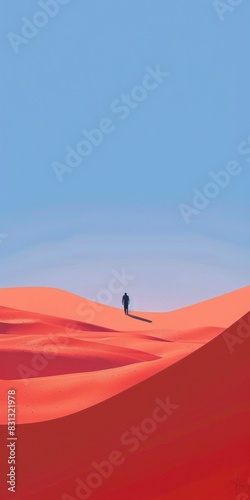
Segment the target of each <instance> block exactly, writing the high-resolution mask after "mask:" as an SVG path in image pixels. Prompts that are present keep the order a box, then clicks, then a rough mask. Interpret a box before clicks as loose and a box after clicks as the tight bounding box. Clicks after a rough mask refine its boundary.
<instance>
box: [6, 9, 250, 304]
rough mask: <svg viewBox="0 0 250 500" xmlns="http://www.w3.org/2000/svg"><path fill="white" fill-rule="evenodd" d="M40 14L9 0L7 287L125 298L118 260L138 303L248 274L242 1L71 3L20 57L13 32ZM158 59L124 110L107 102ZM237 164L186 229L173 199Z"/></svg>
mask: <svg viewBox="0 0 250 500" xmlns="http://www.w3.org/2000/svg"><path fill="white" fill-rule="evenodd" d="M44 3H46V0H44ZM225 3H226V2H225ZM39 10H41V7H39V3H38V1H35V0H19V1H18V2H16V0H8V2H5V5H3V6H2V16H1V17H2V19H1V32H2V44H1V48H0V53H1V60H2V65H3V75H4V76H3V78H2V81H1V86H2V88H1V100H2V102H1V109H2V116H3V122H2V139H3V141H2V178H1V180H2V183H1V216H0V256H1V264H0V271H1V274H0V276H1V286H2V287H13V286H53V287H58V288H63V289H65V290H69V291H71V292H74V293H77V294H79V295H83V296H85V297H89V298H93V299H95V300H99V301H103V302H105V301H106V302H108V303H110V305H113V306H116V307H119V306H120V295H121V294H120V292H119V293H117V294H111V295H112V297H111V295H110V292H109V294H108V295H107V294H106V296H105V292H103V290H107V289H109V282H110V279H111V278H112V276H113V272H114V271H115V272H121V270H122V269H123V268H124V269H125V270H126V273H128V274H129V275H130V276H133V279H131V280H130V281H129V282H128V284H127V285H124V291H125V289H126V291H127V292H128V293H129V294H130V295H131V297H132V304H133V308H137V309H140V310H149V309H151V310H169V309H172V308H178V307H181V306H184V305H188V304H191V303H194V302H197V301H200V300H205V299H207V298H210V297H213V296H216V295H219V294H222V293H226V292H229V291H232V290H234V289H237V288H240V287H243V286H246V285H248V284H249V268H250V267H249V265H250V250H249V248H250V247H249V244H250V235H249V215H250V197H249V177H250V176H249V168H250V163H249V161H247V160H249V158H250V149H249V153H248V154H244V155H243V154H242V153H240V151H242V149H241V150H238V147H239V145H240V144H242V143H243V142H244V141H246V142H247V140H248V137H249V136H250V123H249V111H250V110H249V108H250V101H249V88H250V71H249V64H250V63H249V57H248V55H249V50H248V49H249V44H250V31H249V14H250V5H249V4H248V3H247V2H246V1H242V3H241V4H240V5H238V7H235V8H232V7H230V10H229V8H228V10H227V11H225V13H224V14H223V15H224V20H221V19H220V17H219V16H218V14H217V12H216V10H215V7H214V5H213V1H212V0H192V1H191V2H187V1H186V0H176V1H172V0H157V1H153V0H143V1H140V2H139V1H138V2H134V1H132V0H126V2H124V0H106V1H103V0H92V1H84V2H83V1H82V2H81V1H80V0H78V1H76V0H71V1H69V2H68V3H67V4H66V5H60V8H59V9H58V13H57V14H56V15H55V16H54V17H53V18H51V19H49V21H48V22H47V23H46V25H45V26H44V27H43V28H39V29H38V33H37V34H36V35H35V36H34V37H33V38H30V39H29V40H28V43H26V44H21V45H20V47H19V49H20V50H19V52H18V53H15V51H14V50H13V47H12V46H11V43H10V40H9V38H8V34H9V33H10V32H12V33H16V34H18V35H20V34H21V29H22V26H23V23H24V21H23V20H22V18H23V17H26V18H28V19H29V20H32V18H33V16H34V15H36V13H37V11H39ZM157 65H160V68H161V69H162V70H163V71H165V72H168V73H169V76H168V77H166V78H165V79H164V80H163V81H162V83H161V84H159V86H158V87H157V88H156V89H155V90H154V91H151V92H148V95H147V96H146V98H145V99H144V100H143V101H142V102H139V103H138V106H137V107H136V108H135V109H131V110H130V113H129V116H128V117H127V118H126V119H125V120H121V119H120V117H119V114H118V113H114V112H113V111H112V109H111V106H112V103H113V101H114V100H115V99H121V96H122V94H130V93H131V91H133V89H134V87H135V86H137V85H141V84H142V81H143V78H144V76H145V75H146V73H147V69H146V67H148V66H150V67H151V68H153V69H155V68H156V67H157ZM104 118H109V119H110V120H112V123H113V126H114V131H113V132H112V133H110V134H108V135H106V136H105V137H104V140H103V142H102V144H101V145H100V146H99V147H95V148H93V151H92V153H91V155H89V156H88V157H86V158H83V160H82V162H81V164H80V165H79V166H78V167H77V168H75V169H74V171H73V172H72V173H69V174H65V175H64V177H63V182H62V183H60V182H58V180H57V177H56V175H55V173H54V171H53V169H52V167H51V165H52V162H53V161H58V162H62V163H64V164H65V156H66V149H65V148H66V146H67V145H70V146H71V147H72V148H74V149H76V146H77V144H78V143H79V141H80V140H81V139H83V136H82V133H81V131H82V130H83V129H87V130H91V129H93V128H97V127H98V126H99V123H100V121H101V120H102V119H104ZM249 144H250V139H249ZM242 148H243V146H242ZM244 148H245V149H246V146H244ZM248 148H249V147H248ZM232 160H234V161H237V162H238V164H239V166H240V169H241V171H240V174H239V175H237V176H234V177H232V178H231V182H230V184H229V185H228V186H227V187H226V188H225V189H220V192H219V193H218V196H216V198H214V199H211V200H210V201H209V204H208V206H207V207H206V208H205V209H204V210H202V211H201V212H200V213H199V214H198V215H193V216H192V217H191V223H190V224H189V225H187V224H186V223H185V221H184V220H183V218H182V216H181V214H180V210H179V205H180V204H183V203H185V204H189V205H190V204H191V203H192V198H193V196H194V194H193V189H195V188H197V189H199V190H203V189H204V188H205V186H206V185H207V183H208V182H209V181H211V178H210V177H209V172H210V171H211V170H212V171H213V172H218V171H220V170H225V169H226V166H227V164H228V162H229V161H232ZM106 297H108V298H106Z"/></svg>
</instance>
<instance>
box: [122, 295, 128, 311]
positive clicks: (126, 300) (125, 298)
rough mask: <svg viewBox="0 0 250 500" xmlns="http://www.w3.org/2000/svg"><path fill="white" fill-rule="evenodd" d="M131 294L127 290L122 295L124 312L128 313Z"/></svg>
mask: <svg viewBox="0 0 250 500" xmlns="http://www.w3.org/2000/svg"><path fill="white" fill-rule="evenodd" d="M129 302H130V300H129V296H128V294H127V293H126V292H125V293H124V295H123V297H122V304H123V307H124V313H125V314H128V306H129Z"/></svg>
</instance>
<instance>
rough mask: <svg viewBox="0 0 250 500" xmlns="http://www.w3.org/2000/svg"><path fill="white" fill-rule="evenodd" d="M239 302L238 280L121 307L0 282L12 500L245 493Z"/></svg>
mask: <svg viewBox="0 0 250 500" xmlns="http://www.w3.org/2000/svg"><path fill="white" fill-rule="evenodd" d="M249 309H250V288H249V287H248V288H244V289H241V290H238V291H236V292H233V293H231V294H227V295H224V296H222V297H218V298H215V299H212V300H210V301H207V302H203V303H200V304H196V305H194V306H191V307H188V308H184V309H180V310H179V311H173V312H169V313H141V312H133V313H131V316H130V317H125V316H124V314H123V312H122V311H121V310H118V309H115V308H111V307H106V306H102V305H100V304H95V303H92V302H89V301H88V302H87V301H85V300H84V299H81V298H80V297H77V296H75V295H73V294H69V293H67V292H63V291H61V290H55V289H49V288H42V289H38V288H28V289H7V290H1V291H0V361H1V363H0V379H1V393H0V423H1V424H2V425H0V446H1V449H2V450H5V451H4V453H3V461H2V474H3V475H5V474H6V473H7V448H6V434H7V429H6V421H7V409H6V399H7V390H8V389H10V388H15V390H16V398H17V410H18V413H17V422H18V426H17V437H18V441H17V442H18V483H17V491H16V493H15V498H17V499H18V500H19V499H20V500H21V499H23V500H33V499H34V500H42V499H44V498H48V499H49V500H50V499H51V500H57V499H58V500H78V499H80V498H81V499H82V500H84V499H85V498H93V499H95V498H96V499H97V500H98V499H100V500H117V499H118V498H119V500H127V499H128V498H132V499H135V500H151V499H152V500H154V499H156V500H163V499H164V500H165V499H166V498H168V499H170V500H189V499H192V500H196V499H197V500H198V499H200V498H203V499H204V500H231V499H232V500H233V499H235V498H236V500H239V499H240V500H243V498H244V500H246V497H240V496H238V498H237V495H239V494H240V493H242V494H243V493H244V494H246V486H245V489H244V485H247V481H248V477H250V462H249V449H250V448H249V446H250V437H249V419H250V402H249V395H248V392H249V391H248V387H249V379H250V364H249V344H250V340H249V338H250V315H249V314H247V313H248V311H249ZM242 316H244V319H243V322H242V320H241V317H242ZM239 320H240V321H239ZM231 325H232V326H231ZM168 396H169V398H170V399H169V400H168ZM164 412H165V413H164ZM165 417H166V418H165ZM135 433H136V434H135ZM118 453H119V455H118ZM5 455H6V456H5ZM118 456H119V460H118V458H117V457H118ZM110 457H113V460H116V461H117V463H116V465H114V463H113V465H112V464H111V462H110V460H111V458H110ZM114 457H116V459H115V458H114ZM104 462H105V463H104ZM118 462H119V464H118ZM93 463H95V465H93ZM98 464H99V465H98ZM100 464H102V465H100ZM110 464H111V465H110ZM93 467H94V468H93ZM100 470H101V473H100ZM110 471H111V472H110ZM77 477H78V478H79V479H78V483H77V481H76V479H77ZM237 478H238V479H237ZM242 485H243V486H242ZM77 486H78V488H80V489H79V490H77ZM11 495H12V493H9V492H8V491H7V489H6V484H4V482H1V486H0V497H1V498H3V499H5V498H6V499H7V498H9V496H10V498H11Z"/></svg>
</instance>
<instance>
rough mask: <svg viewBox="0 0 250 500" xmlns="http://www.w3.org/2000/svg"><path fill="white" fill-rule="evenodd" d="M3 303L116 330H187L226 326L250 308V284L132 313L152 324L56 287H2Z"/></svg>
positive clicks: (1, 303) (6, 305)
mask: <svg viewBox="0 0 250 500" xmlns="http://www.w3.org/2000/svg"><path fill="white" fill-rule="evenodd" d="M0 305H1V306H5V307H10V308H15V309H21V310H24V311H26V312H27V311H31V312H35V313H40V314H45V315H51V316H55V317H58V318H67V319H72V320H74V321H82V322H87V323H94V324H95V325H100V326H101V327H107V328H112V329H115V330H116V329H118V330H125V331H128V330H151V329H152V326H153V328H154V329H157V328H169V329H173V330H179V329H181V330H182V329H184V330H187V329H192V328H199V327H207V326H209V325H211V326H215V327H224V328H226V327H228V326H230V325H231V324H232V323H233V322H234V321H235V320H236V319H238V318H241V317H242V316H243V315H244V314H246V312H247V311H248V310H249V307H250V287H246V288H242V289H240V290H237V291H235V292H232V293H229V294H226V295H222V296H220V297H216V298H215V299H211V300H208V301H205V302H201V303H199V304H195V305H193V306H189V307H185V308H183V309H179V310H177V311H172V312H168V313H137V312H133V313H132V314H133V315H135V316H136V315H137V316H138V317H141V318H144V319H147V320H150V321H152V322H153V325H152V324H151V323H147V322H146V321H139V320H135V319H133V318H130V317H128V318H126V317H124V316H121V311H120V310H119V309H116V308H113V307H110V306H103V305H101V304H96V303H95V302H92V301H89V300H86V299H83V298H81V297H78V296H77V295H74V294H72V293H68V292H65V291H63V290H57V289H54V288H35V287H30V288H25V289H23V288H7V289H2V290H0ZM166 308H167V307H166Z"/></svg>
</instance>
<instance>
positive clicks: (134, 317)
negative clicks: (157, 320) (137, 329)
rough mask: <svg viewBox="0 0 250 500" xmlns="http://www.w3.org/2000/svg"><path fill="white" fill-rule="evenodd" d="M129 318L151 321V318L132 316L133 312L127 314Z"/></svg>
mask: <svg viewBox="0 0 250 500" xmlns="http://www.w3.org/2000/svg"><path fill="white" fill-rule="evenodd" d="M128 316H129V317H130V318H133V319H138V320H139V321H146V323H152V321H151V319H146V318H141V317H140V316H134V315H133V314H128Z"/></svg>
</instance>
